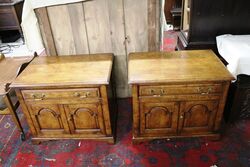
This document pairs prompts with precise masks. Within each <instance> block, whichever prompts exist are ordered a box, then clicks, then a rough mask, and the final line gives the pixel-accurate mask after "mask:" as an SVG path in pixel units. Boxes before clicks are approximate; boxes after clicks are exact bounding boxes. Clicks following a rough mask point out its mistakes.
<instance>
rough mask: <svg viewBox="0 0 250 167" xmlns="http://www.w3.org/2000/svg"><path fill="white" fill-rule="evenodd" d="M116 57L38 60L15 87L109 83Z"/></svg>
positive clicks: (89, 56) (29, 67)
mask: <svg viewBox="0 0 250 167" xmlns="http://www.w3.org/2000/svg"><path fill="white" fill-rule="evenodd" d="M112 60H113V55H112V54H96V55H78V56H75V55H74V56H56V57H55V56H53V57H52V56H51V57H36V58H35V59H34V60H33V61H32V62H31V63H30V64H29V66H28V67H27V68H26V69H25V70H24V71H23V72H22V73H21V74H20V75H19V76H18V77H17V79H16V80H15V81H14V82H13V83H12V84H11V87H23V86H26V87H32V86H33V87H34V86H40V87H42V86H47V85H55V86H60V85H83V84H85V85H87V84H109V80H110V74H111V68H112Z"/></svg>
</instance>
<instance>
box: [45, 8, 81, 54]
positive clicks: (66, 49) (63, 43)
mask: <svg viewBox="0 0 250 167" xmlns="http://www.w3.org/2000/svg"><path fill="white" fill-rule="evenodd" d="M47 10H48V15H49V19H50V24H51V30H52V33H53V36H54V41H55V46H56V50H57V54H58V55H72V54H76V48H75V44H74V39H73V35H65V34H72V28H71V22H70V16H69V11H68V7H67V5H60V6H52V7H51V6H50V7H47ZM59 17H63V19H59Z"/></svg>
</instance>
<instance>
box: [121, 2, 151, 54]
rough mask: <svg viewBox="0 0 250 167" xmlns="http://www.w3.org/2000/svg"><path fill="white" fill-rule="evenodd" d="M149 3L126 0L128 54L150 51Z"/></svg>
mask: <svg viewBox="0 0 250 167" xmlns="http://www.w3.org/2000/svg"><path fill="white" fill-rule="evenodd" d="M147 9H148V2H147V1H141V0H124V12H125V29H126V39H127V40H126V41H127V42H126V44H127V52H128V53H130V52H141V51H148V17H147V15H148V11H147Z"/></svg>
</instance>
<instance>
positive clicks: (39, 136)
mask: <svg viewBox="0 0 250 167" xmlns="http://www.w3.org/2000/svg"><path fill="white" fill-rule="evenodd" d="M112 62H113V55H112V54H96V55H79V56H56V57H55V56H53V57H37V58H35V59H34V60H33V61H32V62H31V63H30V65H29V66H28V67H27V68H26V69H25V70H24V71H23V73H21V75H19V77H18V78H17V79H16V81H15V82H13V83H12V84H11V87H13V88H15V90H16V93H17V96H18V98H19V100H20V104H21V106H22V110H23V112H24V114H25V116H26V119H27V122H28V124H29V127H30V130H31V133H32V135H33V138H32V141H33V142H35V143H36V142H40V141H42V140H52V139H95V140H103V141H107V142H109V143H114V137H113V131H114V121H115V111H114V110H113V107H112V106H111V104H112V103H111V100H112V97H113V96H114V92H113V91H112V90H113V89H112V83H111V70H112ZM109 102H110V103H109Z"/></svg>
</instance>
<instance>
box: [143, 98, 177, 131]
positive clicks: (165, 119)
mask: <svg viewBox="0 0 250 167" xmlns="http://www.w3.org/2000/svg"><path fill="white" fill-rule="evenodd" d="M177 119H178V104H177V103H175V102H164V103H163V102H141V104H140V134H141V135H142V136H164V135H167V134H173V135H176V133H177Z"/></svg>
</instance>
